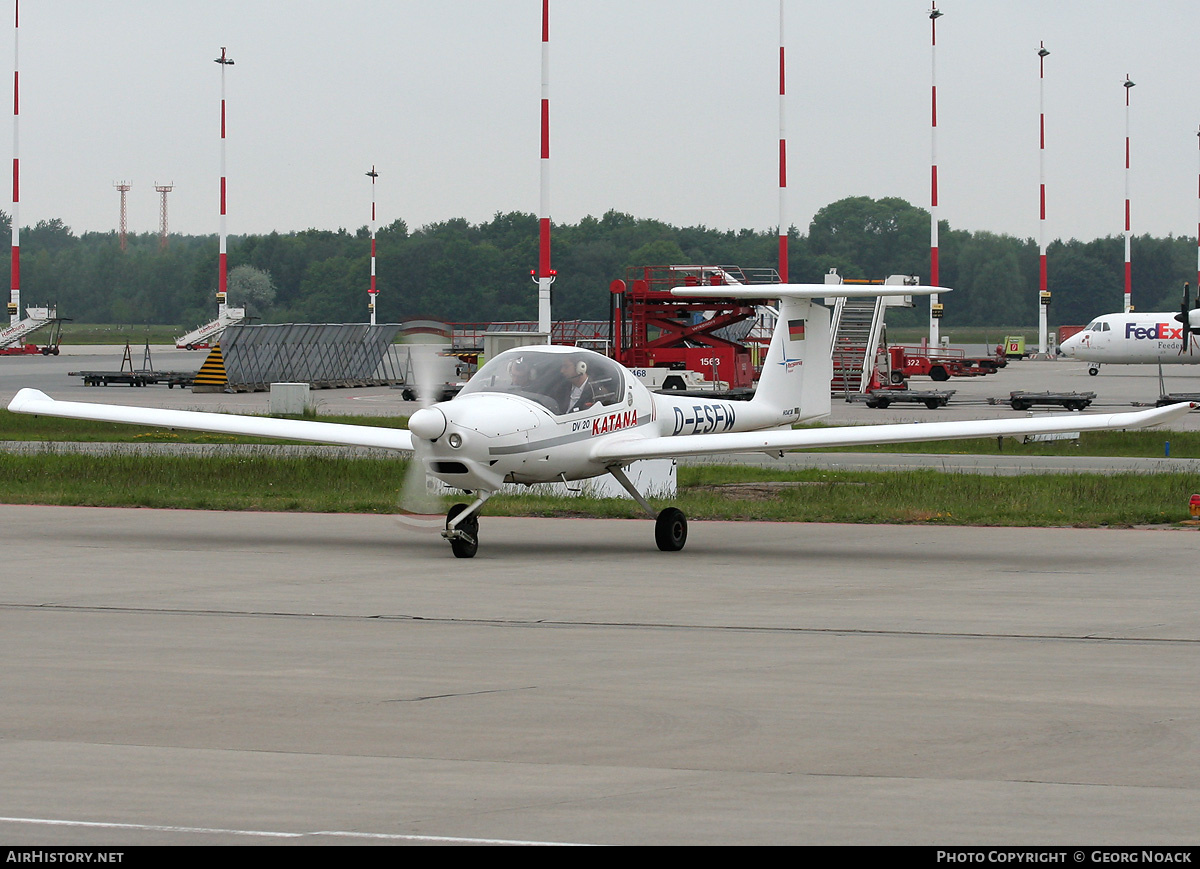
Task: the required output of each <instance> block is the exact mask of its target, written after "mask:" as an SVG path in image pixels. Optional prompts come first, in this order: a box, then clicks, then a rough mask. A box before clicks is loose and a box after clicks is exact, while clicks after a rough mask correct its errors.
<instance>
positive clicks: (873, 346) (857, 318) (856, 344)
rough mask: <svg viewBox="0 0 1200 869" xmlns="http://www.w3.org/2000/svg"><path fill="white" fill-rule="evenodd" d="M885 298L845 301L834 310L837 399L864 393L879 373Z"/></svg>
mask: <svg viewBox="0 0 1200 869" xmlns="http://www.w3.org/2000/svg"><path fill="white" fill-rule="evenodd" d="M885 302H886V300H885V298H884V297H883V296H877V297H875V298H870V297H861V296H860V297H845V298H839V299H838V300H837V302H836V304H835V305H834V306H833V317H832V320H833V322H832V324H831V328H832V331H833V344H832V346H831V348H830V354H831V357H832V359H833V380H832V381H831V383H830V386H829V389H830V392H831V393H832V394H833V395H849V394H852V393H859V392H863V391H864V390H865V389H866V387H867V384H869V383H870V382H871V375H872V374H873V373H874V370H875V356H876V350H877V349H878V347H879V338H880V333H881V331H882V329H883V312H884V308H885V306H886V305H885Z"/></svg>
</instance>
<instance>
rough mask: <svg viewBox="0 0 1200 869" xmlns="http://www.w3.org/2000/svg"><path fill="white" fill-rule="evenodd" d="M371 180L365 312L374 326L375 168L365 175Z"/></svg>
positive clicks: (376, 173)
mask: <svg viewBox="0 0 1200 869" xmlns="http://www.w3.org/2000/svg"><path fill="white" fill-rule="evenodd" d="M367 177H368V178H370V179H371V287H370V289H368V290H367V310H368V311H369V312H370V314H371V325H372V326H374V325H375V300H376V299H377V298H378V297H379V289H378V288H377V287H376V286H375V179H376V178H378V177H379V173H378V172H376V171H375V167H374V166H372V167H371V171H370V172H368V173H367Z"/></svg>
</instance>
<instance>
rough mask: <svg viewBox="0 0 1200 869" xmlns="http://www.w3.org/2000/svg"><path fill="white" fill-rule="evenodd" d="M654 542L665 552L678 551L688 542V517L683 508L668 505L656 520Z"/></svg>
mask: <svg viewBox="0 0 1200 869" xmlns="http://www.w3.org/2000/svg"><path fill="white" fill-rule="evenodd" d="M654 542H655V543H657V544H658V548H659V549H661V550H662V551H663V552H678V551H679V550H680V549H683V544H685V543H687V517H686V516H684V515H683V511H682V510H677V509H676V508H674V507H668V508H667V509H665V510H663V511H662V512H661V513H659V514H658V518H657V519H656V520H655V521H654Z"/></svg>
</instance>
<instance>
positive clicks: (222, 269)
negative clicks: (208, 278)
mask: <svg viewBox="0 0 1200 869" xmlns="http://www.w3.org/2000/svg"><path fill="white" fill-rule="evenodd" d="M216 62H217V63H219V64H220V65H221V235H220V247H219V248H218V254H217V319H220V318H221V316H222V315H223V314H224V313H225V299H226V295H225V291H226V289H227V288H228V284H227V282H226V279H225V278H226V264H227V263H226V250H225V67H227V66H233V58H231V57H228V56H227V55H226V54H225V46H223V45H222V46H221V56H220V57H218V58H216Z"/></svg>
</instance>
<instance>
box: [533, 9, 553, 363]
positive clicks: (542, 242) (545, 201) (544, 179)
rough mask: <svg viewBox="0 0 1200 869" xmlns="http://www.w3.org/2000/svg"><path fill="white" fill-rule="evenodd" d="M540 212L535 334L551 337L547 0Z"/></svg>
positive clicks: (543, 17) (543, 52)
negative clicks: (539, 333) (536, 325)
mask: <svg viewBox="0 0 1200 869" xmlns="http://www.w3.org/2000/svg"><path fill="white" fill-rule="evenodd" d="M541 166H542V171H541V212H540V215H539V218H538V267H537V274H536V276H535V280H536V281H537V285H538V331H539V332H543V333H545V335H546V336H547V338H546V340H547V341H549V335H550V285H551V284H552V283H554V278H555V276H556V273H555V271H554V270H553V269H552V268H550V0H542V159H541Z"/></svg>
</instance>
